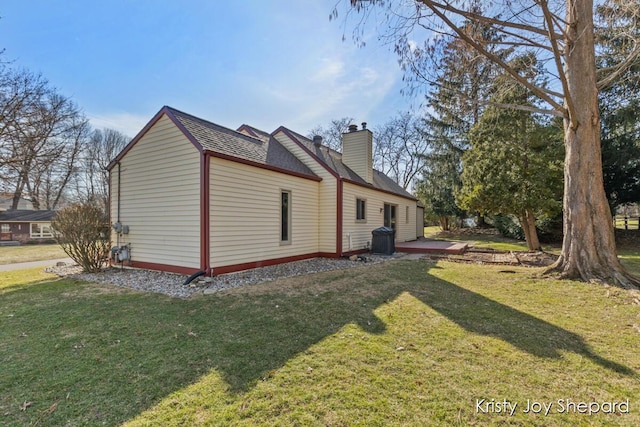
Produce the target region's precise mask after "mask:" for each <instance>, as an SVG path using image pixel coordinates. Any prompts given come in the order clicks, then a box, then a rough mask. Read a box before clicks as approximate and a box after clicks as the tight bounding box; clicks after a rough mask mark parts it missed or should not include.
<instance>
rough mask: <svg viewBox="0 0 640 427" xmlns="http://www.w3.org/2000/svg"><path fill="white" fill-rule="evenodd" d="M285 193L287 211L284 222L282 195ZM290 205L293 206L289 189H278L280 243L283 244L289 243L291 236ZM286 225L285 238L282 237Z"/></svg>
mask: <svg viewBox="0 0 640 427" xmlns="http://www.w3.org/2000/svg"><path fill="white" fill-rule="evenodd" d="M285 194H286V195H287V204H288V206H287V212H286V215H287V217H286V222H285V218H284V216H283V214H284V203H283V196H284V195H285ZM292 207H293V203H292V195H291V190H283V189H280V227H279V229H280V245H281V246H284V245H290V244H291V241H292V238H291V234H292V231H293V226H292V220H291V218H292V216H293V215H292V210H293V209H292ZM285 226H286V234H287V236H286V237H287V238H286V239H283V238H282V237H283V235H284V232H285V228H284V227H285Z"/></svg>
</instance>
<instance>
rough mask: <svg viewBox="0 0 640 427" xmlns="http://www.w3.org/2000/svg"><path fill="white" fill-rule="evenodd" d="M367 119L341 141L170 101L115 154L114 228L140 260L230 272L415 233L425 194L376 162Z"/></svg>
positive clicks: (354, 249)
mask: <svg viewBox="0 0 640 427" xmlns="http://www.w3.org/2000/svg"><path fill="white" fill-rule="evenodd" d="M372 140H373V134H372V133H371V131H370V130H368V129H366V126H365V125H364V124H363V128H362V129H360V130H358V129H357V126H352V127H351V128H350V131H349V132H347V133H345V134H344V135H343V147H342V153H339V152H337V151H334V150H331V149H329V148H328V147H327V146H325V145H323V144H322V141H321V139H320V138H319V137H317V138H314V140H309V139H308V138H306V137H304V136H302V135H300V134H298V133H296V132H294V131H292V130H290V129H287V128H285V127H280V128H278V129H276V130H275V131H273V132H272V133H267V132H264V131H261V130H259V129H256V128H254V127H251V126H249V125H242V126H240V128H238V129H237V130H231V129H228V128H225V127H222V126H219V125H216V124H214V123H211V122H209V121H206V120H203V119H200V118H197V117H194V116H192V115H189V114H186V113H183V112H181V111H178V110H176V109H173V108H170V107H163V108H162V109H161V110H160V111H159V112H158V113H157V114H156V115H155V116H154V117H153V118H152V119H151V121H150V122H149V123H148V124H147V125H146V126H145V127H144V128H143V129H142V131H140V133H139V134H138V135H137V136H136V137H135V138H134V139H133V140H132V141H131V142H130V143H129V144H128V145H127V146H126V147H125V148H124V150H123V151H122V152H121V153H120V154H119V155H118V156H117V157H116V158H115V159H114V160H113V161H112V162H111V163H110V165H109V167H108V169H109V171H110V200H111V203H110V216H111V222H112V223H113V224H114V225H116V226H115V227H114V228H113V231H112V233H113V234H112V240H113V242H114V243H115V244H116V246H118V247H126V248H127V249H128V259H127V262H128V263H129V264H130V265H132V266H134V267H141V268H149V269H156V270H163V271H170V272H177V273H183V274H193V273H196V272H204V273H205V274H207V275H211V274H223V273H228V272H233V271H239V270H244V269H248V268H254V267H260V266H267V265H273V264H278V263H283V262H290V261H295V260H301V259H306V258H312V257H318V256H322V257H341V256H344V255H350V254H356V253H363V252H366V251H368V249H369V247H370V246H371V232H372V230H374V229H376V228H378V227H381V226H383V225H384V226H389V227H392V228H394V229H395V231H396V234H395V235H396V241H398V242H405V241H411V240H415V239H416V232H417V231H416V230H417V229H418V228H417V225H416V224H417V223H418V221H419V222H420V223H421V222H422V218H418V217H417V215H416V212H417V209H418V207H417V200H416V198H414V197H413V196H412V195H411V194H409V193H408V192H406V191H405V190H404V189H403V188H402V187H400V186H399V185H397V184H396V183H395V182H394V181H393V180H391V179H390V178H389V177H387V176H385V175H384V174H382V173H381V172H378V171H376V170H374V169H373V166H372Z"/></svg>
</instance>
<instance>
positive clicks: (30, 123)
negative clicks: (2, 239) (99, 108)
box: [0, 70, 89, 209]
mask: <svg viewBox="0 0 640 427" xmlns="http://www.w3.org/2000/svg"><path fill="white" fill-rule="evenodd" d="M2 80H3V81H2V83H1V85H0V112H1V114H2V115H1V116H0V119H1V120H0V141H1V147H2V148H1V150H0V152H1V153H2V154H1V155H0V156H1V159H2V160H1V163H0V174H1V176H2V178H3V180H6V181H8V184H9V185H10V186H11V187H12V190H13V194H14V196H13V204H12V208H13V209H16V208H17V206H18V203H19V201H20V199H21V198H22V197H23V196H26V198H28V199H29V200H30V201H31V202H32V203H33V205H34V208H35V209H41V208H45V209H55V208H56V207H57V206H58V204H59V202H60V201H61V199H62V196H63V194H64V192H65V189H66V187H67V184H68V183H69V180H70V178H71V176H72V175H73V174H74V172H75V168H76V167H77V161H78V158H79V154H80V152H81V151H82V149H83V148H84V144H85V143H86V138H87V136H88V131H89V124H88V120H87V119H86V118H85V117H84V116H83V114H82V113H81V111H80V109H79V108H78V107H77V106H76V105H75V103H74V102H73V101H71V99H69V98H67V97H65V96H63V95H61V94H59V93H58V92H57V90H55V89H54V88H52V87H50V86H49V83H48V82H47V80H46V79H44V78H43V77H42V76H41V75H38V74H33V73H30V72H28V71H25V70H18V71H15V70H10V71H8V72H7V73H6V74H4V75H3V76H2Z"/></svg>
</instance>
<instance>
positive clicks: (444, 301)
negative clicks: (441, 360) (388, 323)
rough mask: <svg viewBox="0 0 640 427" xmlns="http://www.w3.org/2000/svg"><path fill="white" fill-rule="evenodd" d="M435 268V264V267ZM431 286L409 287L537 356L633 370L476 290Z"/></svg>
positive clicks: (469, 324)
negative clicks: (573, 356)
mask: <svg viewBox="0 0 640 427" xmlns="http://www.w3.org/2000/svg"><path fill="white" fill-rule="evenodd" d="M434 268H437V267H434ZM431 278H432V279H434V280H430V281H429V283H430V286H428V287H424V288H421V289H414V290H413V291H410V292H411V293H412V295H413V296H415V297H416V298H419V299H420V300H421V301H422V302H424V303H425V304H426V305H428V306H429V307H431V308H432V309H434V310H435V311H437V312H438V313H440V314H442V315H443V316H445V317H446V318H447V319H449V320H451V321H452V322H455V323H456V324H457V325H459V326H460V327H462V328H464V329H465V330H467V331H469V332H472V333H475V334H480V335H485V336H492V337H495V338H498V339H500V340H502V341H504V342H506V343H509V344H511V345H513V346H514V347H517V348H518V349H520V350H522V351H524V352H527V353H529V354H531V355H533V356H536V357H544V358H553V359H556V358H560V357H561V356H562V354H561V351H567V352H572V353H575V354H578V355H581V356H584V357H586V358H587V359H589V360H591V361H593V362H594V363H596V364H598V365H600V366H602V367H603V368H606V369H609V370H611V371H614V372H616V373H619V374H623V375H634V374H636V372H635V371H634V370H632V369H630V368H628V367H626V366H624V365H622V364H619V363H617V362H614V361H611V360H608V359H606V358H603V357H601V356H599V355H598V354H596V353H594V352H593V351H592V350H591V349H590V348H589V346H588V345H587V344H586V343H585V342H584V339H583V338H582V337H581V336H580V335H578V334H575V333H573V332H570V331H567V330H566V329H563V328H561V327H559V326H556V325H553V324H551V323H549V322H547V321H544V320H542V319H539V318H537V317H535V316H532V315H530V314H527V313H524V312H522V311H519V310H516V309H514V308H512V307H510V306H508V305H504V304H502V303H499V302H497V301H494V300H492V299H490V298H487V297H485V296H483V295H480V294H478V293H476V292H473V291H470V290H468V289H465V288H462V287H460V286H457V285H455V284H453V283H450V282H447V281H444V280H441V279H438V278H435V277H434V276H431Z"/></svg>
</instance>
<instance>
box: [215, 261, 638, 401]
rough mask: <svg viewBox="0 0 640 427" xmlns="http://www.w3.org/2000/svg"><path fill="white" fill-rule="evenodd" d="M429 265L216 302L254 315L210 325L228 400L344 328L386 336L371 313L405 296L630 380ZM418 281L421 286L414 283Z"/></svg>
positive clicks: (558, 333) (473, 328) (577, 341)
mask: <svg viewBox="0 0 640 427" xmlns="http://www.w3.org/2000/svg"><path fill="white" fill-rule="evenodd" d="M427 265H430V264H428V263H422V262H400V263H396V264H393V265H388V266H385V267H380V266H376V267H373V268H376V269H377V271H379V274H378V275H376V279H374V280H372V279H371V277H372V276H371V275H368V276H367V279H368V281H367V282H364V281H362V279H361V277H362V276H363V274H362V273H363V271H362V270H351V271H344V272H340V273H333V274H328V275H319V276H312V277H313V278H312V279H311V280H312V283H310V284H307V285H305V286H302V285H300V284H299V282H300V281H301V280H307V281H308V280H309V279H296V278H294V279H290V280H287V281H283V282H281V283H287V284H288V283H292V285H290V286H289V285H286V286H285V288H281V289H279V288H278V284H276V283H274V284H273V285H266V286H264V285H259V286H258V287H256V288H255V289H256V290H258V292H256V293H252V294H251V295H247V294H243V293H242V291H240V293H238V294H236V293H230V294H226V295H225V294H222V295H220V296H217V297H214V298H212V300H211V302H212V303H214V304H224V305H226V312H227V313H230V312H233V311H238V312H247V311H251V312H252V314H251V315H250V316H246V317H240V318H237V317H236V318H233V319H232V318H230V317H229V315H227V316H226V317H224V318H222V319H220V320H219V321H217V322H214V323H213V324H210V326H211V327H212V328H214V329H217V330H218V332H217V334H216V335H217V336H215V337H214V336H211V339H213V340H215V341H216V342H217V346H218V350H219V351H220V352H221V355H222V356H223V357H222V359H221V360H225V361H227V363H224V364H221V363H218V364H217V366H216V367H215V368H216V369H217V370H218V371H219V372H220V373H221V374H222V375H223V377H224V378H225V379H226V381H227V382H228V383H229V385H230V391H231V392H235V393H242V392H246V391H247V390H248V389H249V388H251V387H252V386H253V385H254V384H255V382H256V381H258V380H260V379H262V378H264V377H265V376H267V375H268V373H269V372H271V371H272V370H275V369H278V368H280V367H281V366H283V365H284V364H285V363H286V362H287V361H288V360H289V359H291V358H293V357H295V356H296V355H297V354H300V353H303V352H305V351H306V350H307V349H308V348H309V347H310V346H312V345H314V344H316V343H318V342H320V341H321V340H323V339H325V338H326V337H328V336H332V335H334V334H336V333H337V332H338V331H339V330H341V329H342V328H343V327H344V326H345V325H347V324H356V325H358V326H359V327H360V328H361V329H362V330H363V331H365V332H368V333H370V334H382V333H384V332H385V331H386V326H385V322H384V321H382V320H381V319H380V318H378V317H377V316H376V314H375V310H376V309H378V308H379V307H381V306H383V305H385V304H387V303H389V302H391V301H393V300H395V299H396V298H397V297H398V296H399V295H401V294H403V293H409V294H411V295H412V296H414V297H415V298H417V299H419V300H420V301H422V302H423V303H424V304H425V305H427V306H429V307H431V308H432V309H433V310H435V311H437V312H438V313H440V314H441V315H443V316H445V317H446V318H447V319H449V320H450V321H452V322H454V323H455V324H457V325H459V326H460V327H462V328H464V329H465V330H467V331H469V332H472V333H475V334H481V335H485V336H492V337H495V338H498V339H500V340H502V341H504V342H506V343H509V344H511V345H513V346H514V347H516V348H518V349H520V350H522V351H524V352H527V353H529V354H531V355H533V356H536V357H542V358H554V359H557V358H560V357H561V356H562V353H561V352H562V351H566V352H573V353H575V354H578V355H581V356H584V357H585V358H587V359H589V360H591V361H593V362H594V363H596V364H598V365H600V366H602V367H604V368H606V369H609V370H611V371H614V372H616V373H619V374H623V375H633V374H634V373H635V372H634V371H633V370H632V369H630V368H628V367H626V366H623V365H621V364H619V363H616V362H613V361H610V360H607V359H606V358H603V357H601V356H599V355H598V354H596V353H594V352H593V351H592V350H591V349H590V348H589V346H588V345H587V344H586V343H585V341H584V339H583V338H582V337H580V336H579V335H577V334H575V333H573V332H570V331H567V330H565V329H563V328H561V327H558V326H556V325H553V324H551V323H549V322H546V321H544V320H541V319H539V318H537V317H535V316H532V315H530V314H527V313H524V312H521V311H518V310H516V309H514V308H512V307H509V306H507V305H504V304H501V303H499V302H496V301H494V300H492V299H490V298H487V297H485V296H483V295H480V294H478V293H476V292H473V291H470V290H468V289H465V288H462V287H460V286H457V285H455V284H453V283H450V282H447V281H445V280H442V279H439V278H437V277H435V276H434V275H432V274H429V273H428V267H427ZM421 273H423V274H421ZM420 275H421V276H422V279H421V280H416V277H419V276H420ZM322 282H325V283H324V284H323V283H322ZM260 286H264V288H263V290H260ZM292 290H293V291H292ZM247 304H249V306H247ZM251 307H254V308H255V309H254V310H251ZM425 333H428V332H425Z"/></svg>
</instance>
